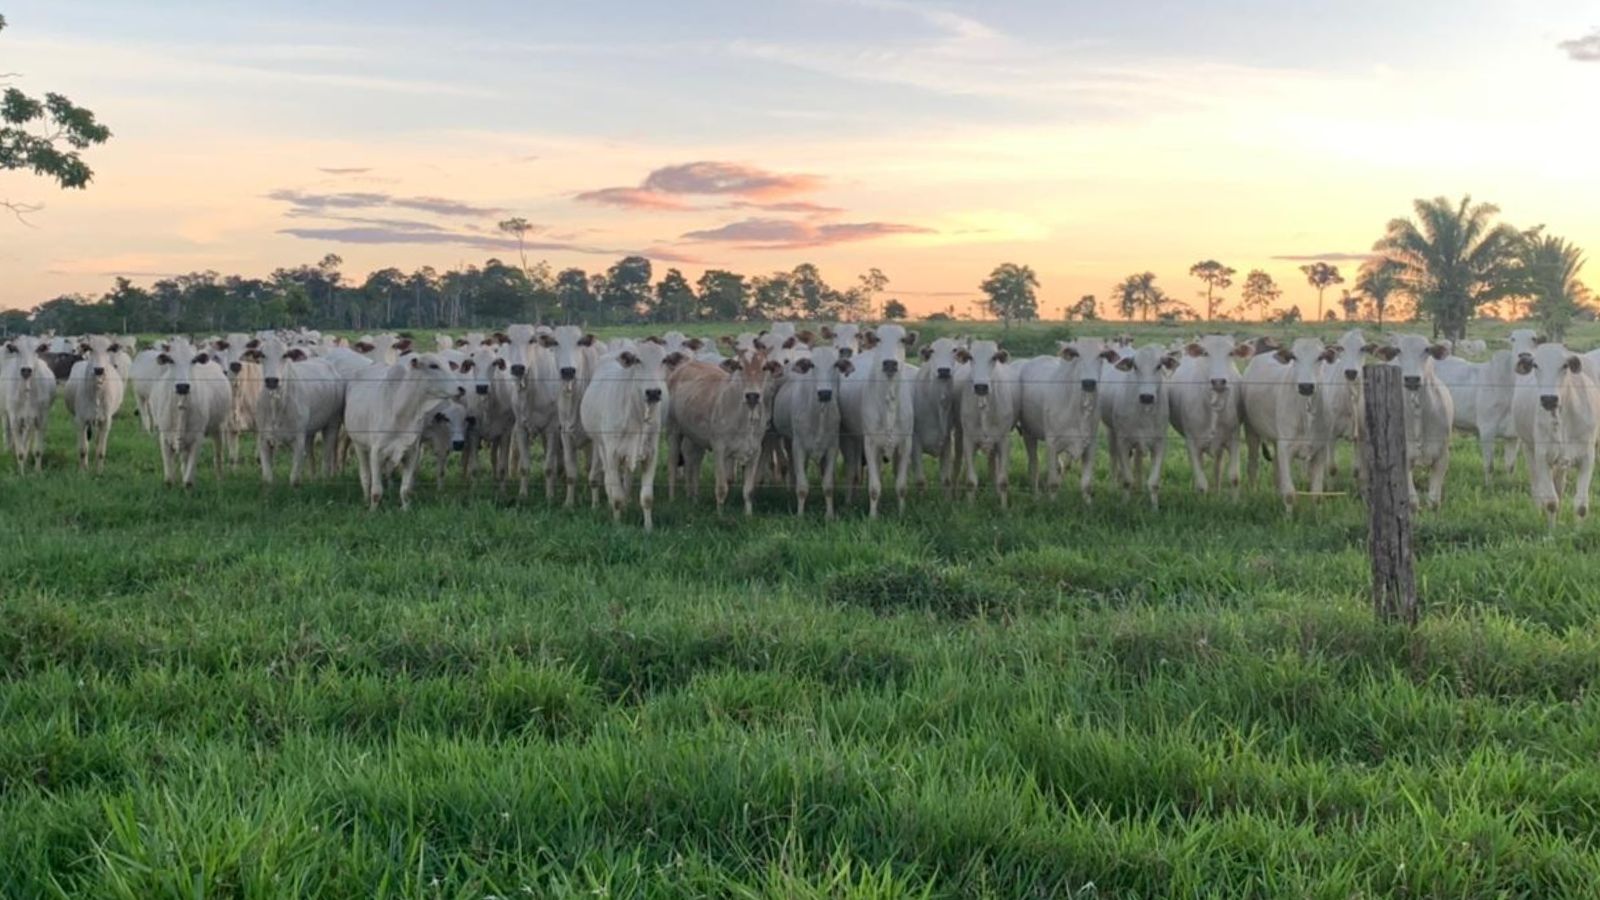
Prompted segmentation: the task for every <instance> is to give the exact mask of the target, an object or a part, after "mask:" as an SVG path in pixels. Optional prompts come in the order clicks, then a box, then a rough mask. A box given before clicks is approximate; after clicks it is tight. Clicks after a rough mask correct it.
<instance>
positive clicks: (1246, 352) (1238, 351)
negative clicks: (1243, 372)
mask: <svg viewBox="0 0 1600 900" xmlns="http://www.w3.org/2000/svg"><path fill="white" fill-rule="evenodd" d="M1233 355H1234V356H1237V357H1239V358H1240V359H1249V358H1250V357H1252V356H1255V355H1256V348H1254V347H1252V346H1250V345H1249V344H1239V345H1238V346H1236V347H1234V348H1233Z"/></svg>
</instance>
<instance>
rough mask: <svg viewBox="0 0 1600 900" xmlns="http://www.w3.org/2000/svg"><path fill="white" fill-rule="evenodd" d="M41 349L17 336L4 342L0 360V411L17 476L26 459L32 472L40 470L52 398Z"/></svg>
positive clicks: (50, 375) (38, 344)
mask: <svg viewBox="0 0 1600 900" xmlns="http://www.w3.org/2000/svg"><path fill="white" fill-rule="evenodd" d="M43 346H44V342H43V341H38V340H35V339H34V338H31V337H28V336H26V335H18V336H16V337H13V338H12V339H11V340H9V341H7V342H6V345H5V353H4V357H3V358H0V409H3V410H4V411H5V419H6V420H5V430H6V436H7V440H8V441H9V442H10V444H11V451H12V453H13V454H14V455H15V456H16V458H17V472H18V473H22V472H25V471H27V465H28V461H29V459H30V458H31V459H32V461H33V470H34V471H35V472H37V471H39V470H41V469H42V468H43V467H44V436H45V426H46V424H47V422H48V420H49V417H50V404H51V403H52V402H53V401H54V400H55V396H56V376H55V373H54V372H51V371H50V367H49V366H47V365H45V364H44V362H43V361H42V360H40V359H39V351H40V350H41V349H42V348H43ZM79 365H82V363H79Z"/></svg>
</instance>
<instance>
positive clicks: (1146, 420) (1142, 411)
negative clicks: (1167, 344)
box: [1099, 344, 1178, 508]
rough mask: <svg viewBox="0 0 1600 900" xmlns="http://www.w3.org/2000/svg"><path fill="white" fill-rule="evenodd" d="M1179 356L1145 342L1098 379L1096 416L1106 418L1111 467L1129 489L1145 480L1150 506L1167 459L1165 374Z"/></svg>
mask: <svg viewBox="0 0 1600 900" xmlns="http://www.w3.org/2000/svg"><path fill="white" fill-rule="evenodd" d="M1177 367H1178V358H1177V357H1176V356H1173V355H1171V354H1169V353H1167V352H1166V350H1165V348H1163V347H1162V346H1161V345H1160V344H1147V345H1145V346H1143V347H1140V348H1139V349H1137V350H1135V351H1133V352H1132V353H1131V354H1123V355H1122V357H1121V358H1120V359H1118V360H1117V362H1116V364H1115V365H1113V366H1112V367H1111V368H1110V369H1109V370H1108V371H1106V373H1105V379H1104V381H1102V382H1101V384H1100V392H1099V393H1100V417H1101V419H1102V420H1103V421H1104V422H1105V425H1106V431H1107V436H1106V437H1107V444H1108V445H1109V447H1110V450H1111V470H1112V473H1113V474H1114V475H1115V476H1116V477H1117V479H1118V481H1119V482H1120V483H1121V484H1122V489H1123V490H1124V491H1127V490H1129V489H1131V488H1132V487H1133V485H1134V484H1135V483H1136V482H1139V481H1143V482H1144V486H1145V491H1146V492H1147V493H1148V494H1149V495H1150V505H1151V507H1153V508H1160V505H1161V467H1162V464H1163V463H1164V462H1165V461H1166V458H1167V422H1168V419H1169V414H1168V408H1169V406H1170V404H1171V396H1170V388H1169V386H1168V384H1167V379H1168V378H1169V377H1170V376H1171V374H1172V371H1173V370H1174V369H1176V368H1177ZM1146 454H1148V455H1149V456H1150V475H1149V477H1148V478H1146V477H1145V476H1144V457H1145V455H1146Z"/></svg>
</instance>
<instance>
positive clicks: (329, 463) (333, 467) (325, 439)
mask: <svg viewBox="0 0 1600 900" xmlns="http://www.w3.org/2000/svg"><path fill="white" fill-rule="evenodd" d="M343 432H344V423H343V422H340V421H333V422H329V423H328V427H327V428H324V429H323V430H322V474H323V475H325V476H327V477H328V478H332V477H333V476H335V475H337V474H338V473H339V457H338V454H336V453H334V448H336V447H338V446H339V441H340V440H341V435H342V434H343Z"/></svg>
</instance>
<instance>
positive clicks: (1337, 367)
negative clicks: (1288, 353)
mask: <svg viewBox="0 0 1600 900" xmlns="http://www.w3.org/2000/svg"><path fill="white" fill-rule="evenodd" d="M1328 349H1330V350H1332V351H1333V358H1332V359H1330V360H1328V361H1327V363H1326V364H1325V365H1323V367H1322V380H1321V382H1319V383H1318V386H1317V399H1318V400H1319V402H1321V403H1322V406H1323V419H1322V420H1321V421H1322V426H1321V430H1320V431H1319V432H1318V439H1319V440H1321V441H1323V442H1324V444H1325V446H1324V448H1323V454H1324V458H1325V460H1326V466H1327V472H1328V474H1329V475H1335V474H1338V471H1339V466H1338V462H1339V455H1338V444H1339V442H1340V441H1349V442H1350V443H1351V444H1352V445H1354V447H1355V464H1354V465H1355V470H1356V484H1357V485H1358V486H1360V485H1363V484H1365V478H1366V463H1365V462H1363V460H1362V456H1361V453H1362V451H1361V421H1362V417H1363V416H1364V415H1365V406H1364V401H1363V400H1362V397H1363V396H1364V395H1363V386H1362V381H1361V367H1362V365H1363V363H1364V360H1365V357H1366V354H1368V353H1371V352H1372V351H1373V350H1375V349H1377V348H1376V347H1374V346H1372V345H1371V344H1368V343H1367V339H1366V336H1365V335H1363V334H1362V333H1361V330H1360V329H1359V328H1352V329H1351V330H1349V331H1347V332H1345V333H1344V335H1343V336H1341V337H1340V338H1339V340H1338V341H1336V342H1335V343H1333V344H1330V345H1329V346H1328ZM1313 490H1320V488H1313Z"/></svg>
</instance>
